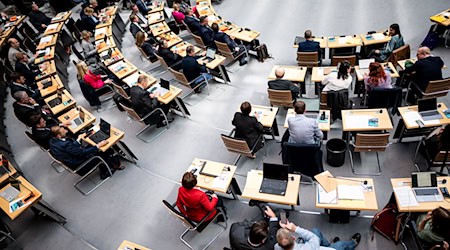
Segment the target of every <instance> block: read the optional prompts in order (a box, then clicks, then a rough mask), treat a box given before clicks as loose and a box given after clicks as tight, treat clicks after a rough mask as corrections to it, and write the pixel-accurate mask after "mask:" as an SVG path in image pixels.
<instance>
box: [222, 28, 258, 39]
mask: <svg viewBox="0 0 450 250" xmlns="http://www.w3.org/2000/svg"><path fill="white" fill-rule="evenodd" d="M228 35H229V36H232V37H235V38H237V39H239V40H241V41H244V42H251V41H253V40H255V39H256V38H258V37H259V35H261V32H259V31H255V30H245V28H240V29H235V30H234V32H232V33H231V34H228Z"/></svg>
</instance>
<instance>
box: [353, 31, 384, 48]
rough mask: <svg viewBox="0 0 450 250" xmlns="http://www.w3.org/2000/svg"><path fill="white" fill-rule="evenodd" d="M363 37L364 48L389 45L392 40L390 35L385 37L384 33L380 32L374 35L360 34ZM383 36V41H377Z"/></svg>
mask: <svg viewBox="0 0 450 250" xmlns="http://www.w3.org/2000/svg"><path fill="white" fill-rule="evenodd" d="M359 36H360V37H361V40H362V43H363V44H364V46H368V45H374V44H380V43H387V42H389V41H390V40H391V36H389V35H386V36H385V35H384V34H383V32H378V33H374V34H370V35H369V34H360V35H359ZM378 36H380V38H381V36H383V37H382V39H375V38H376V37H378Z"/></svg>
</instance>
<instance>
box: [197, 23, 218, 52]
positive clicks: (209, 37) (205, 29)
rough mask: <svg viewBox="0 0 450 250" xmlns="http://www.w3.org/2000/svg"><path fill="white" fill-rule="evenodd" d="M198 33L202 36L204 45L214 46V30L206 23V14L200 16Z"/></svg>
mask: <svg viewBox="0 0 450 250" xmlns="http://www.w3.org/2000/svg"><path fill="white" fill-rule="evenodd" d="M198 35H199V36H200V37H201V38H202V41H203V43H204V44H205V46H206V47H212V48H216V44H215V43H214V32H213V31H212V29H211V28H210V27H209V25H208V16H201V17H200V27H199V29H198Z"/></svg>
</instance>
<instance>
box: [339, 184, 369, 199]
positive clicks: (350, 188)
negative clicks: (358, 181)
mask: <svg viewBox="0 0 450 250" xmlns="http://www.w3.org/2000/svg"><path fill="white" fill-rule="evenodd" d="M337 195H338V198H339V200H364V192H363V188H362V187H361V185H337Z"/></svg>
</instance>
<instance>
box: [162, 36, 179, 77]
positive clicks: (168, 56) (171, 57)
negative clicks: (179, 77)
mask: <svg viewBox="0 0 450 250" xmlns="http://www.w3.org/2000/svg"><path fill="white" fill-rule="evenodd" d="M158 55H159V56H160V57H162V58H163V59H164V61H165V62H166V64H167V66H169V67H171V68H172V69H174V70H176V71H179V70H181V67H182V66H181V61H182V60H183V58H182V57H181V56H180V55H178V54H175V53H173V52H172V51H171V50H170V49H169V43H168V42H167V41H166V40H165V39H161V40H159V46H158Z"/></svg>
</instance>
